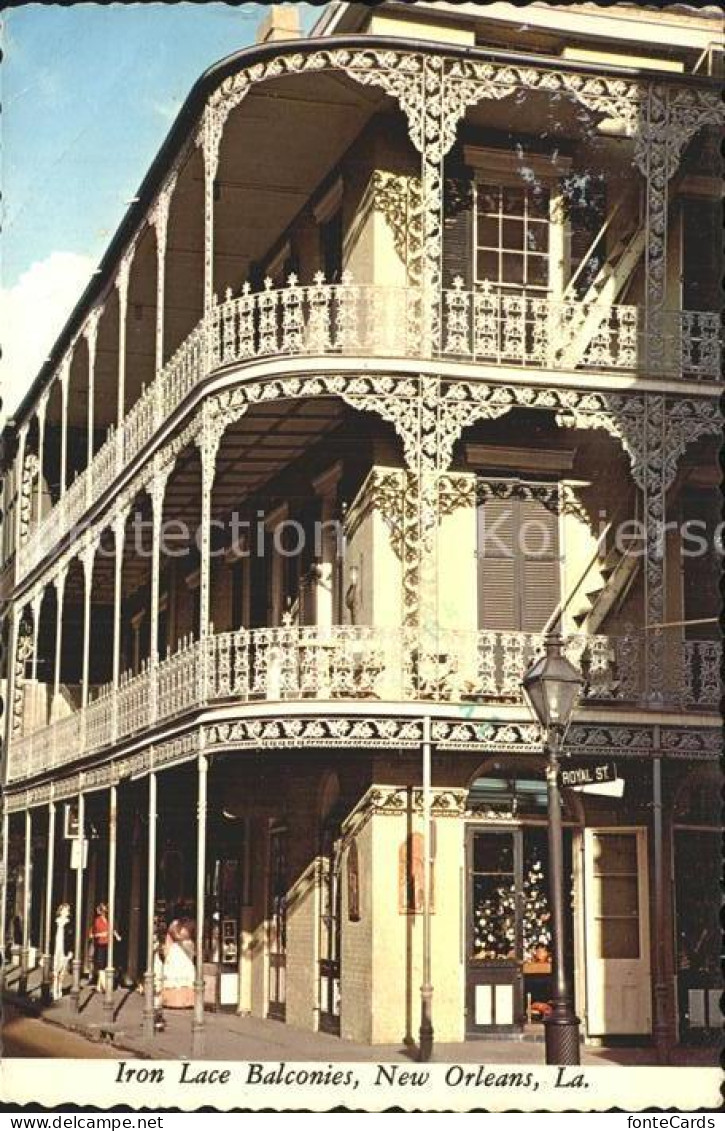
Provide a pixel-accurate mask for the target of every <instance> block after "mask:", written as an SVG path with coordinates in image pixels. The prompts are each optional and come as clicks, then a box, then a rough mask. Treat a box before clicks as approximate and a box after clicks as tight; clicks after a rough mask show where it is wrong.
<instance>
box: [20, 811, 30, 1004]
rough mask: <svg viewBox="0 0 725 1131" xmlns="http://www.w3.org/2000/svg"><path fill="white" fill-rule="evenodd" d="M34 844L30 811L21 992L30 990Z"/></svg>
mask: <svg viewBox="0 0 725 1131" xmlns="http://www.w3.org/2000/svg"><path fill="white" fill-rule="evenodd" d="M32 843H33V817H32V814H31V811H30V809H26V810H25V864H24V870H23V944H22V949H21V951H20V992H21V994H24V993H27V990H28V967H29V965H30V882H31V881H30V866H31V851H32Z"/></svg>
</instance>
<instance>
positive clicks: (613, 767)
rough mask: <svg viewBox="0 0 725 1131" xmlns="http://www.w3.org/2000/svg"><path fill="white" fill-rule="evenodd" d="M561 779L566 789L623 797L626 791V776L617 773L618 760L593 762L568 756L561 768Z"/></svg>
mask: <svg viewBox="0 0 725 1131" xmlns="http://www.w3.org/2000/svg"><path fill="white" fill-rule="evenodd" d="M559 781H560V783H561V785H562V787H563V788H564V789H575V790H578V791H579V792H580V793H598V794H603V795H605V796H609V797H621V796H622V794H623V793H624V778H620V777H619V776H618V774H617V763H616V762H592V761H584V760H577V759H574V758H567V759H566V763H565V764H564V765H562V766H560V768H559Z"/></svg>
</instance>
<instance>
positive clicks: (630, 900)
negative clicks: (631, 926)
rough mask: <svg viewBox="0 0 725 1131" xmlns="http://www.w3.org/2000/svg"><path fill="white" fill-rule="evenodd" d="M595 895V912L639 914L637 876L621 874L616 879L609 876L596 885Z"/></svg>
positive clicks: (602, 913) (625, 914)
mask: <svg viewBox="0 0 725 1131" xmlns="http://www.w3.org/2000/svg"><path fill="white" fill-rule="evenodd" d="M596 886H597V888H598V891H597V892H595V896H594V907H595V914H597V915H617V916H620V915H621V916H627V915H629V916H631V917H632V918H633V919H636V918H637V916H638V914H639V894H638V889H637V877H636V876H621V877H617V878H616V879H615V878H614V877H612V876H607V877H605V878H604V879H602V880H600V881H599V883H598V884H597V885H596Z"/></svg>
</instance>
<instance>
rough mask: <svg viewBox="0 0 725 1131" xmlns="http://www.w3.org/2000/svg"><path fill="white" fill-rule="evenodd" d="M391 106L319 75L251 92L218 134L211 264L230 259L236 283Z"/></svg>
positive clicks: (365, 90) (366, 90)
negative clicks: (217, 191) (236, 272)
mask: <svg viewBox="0 0 725 1131" xmlns="http://www.w3.org/2000/svg"><path fill="white" fill-rule="evenodd" d="M392 106H393V104H392V103H391V102H390V100H389V99H388V98H387V97H386V96H385V95H384V94H383V93H382V92H381V91H379V90H377V89H376V88H375V87H361V86H359V85H357V84H355V83H352V82H350V81H349V80H347V79H345V78H343V77H341V76H337V75H330V74H324V73H322V74H315V75H311V76H297V77H289V78H285V79H278V80H275V81H273V82H268V83H264V84H263V85H261V86H259V87H257V88H255V89H254V91H253V92H252V93H251V94H249V95H248V96H247V97H246V98H245V100H244V101H243V102H242V104H241V105H240V106H239V107H238V108H237V109H236V110H235V111H234V112H233V113H232V114H231V115H230V117H229V119H228V122H227V126H226V129H225V133H224V140H223V143H222V147H221V154H220V162H219V174H218V182H219V185H220V194H221V195H220V199H219V200H218V201H217V205H216V208H215V249H214V250H215V256H216V257H217V258H223V257H224V256H233V257H234V259H235V261H236V263H237V264H238V269H239V270H240V272H241V279H240V281H242V280H243V279H244V277H245V274H246V270H247V267H248V265H249V263H250V262H251V261H253V260H255V259H259V258H261V257H263V256H264V255H265V254H266V253H267V252H268V251H269V250H270V248H271V247H272V245H273V244H274V243H275V241H276V240H278V239H279V238H280V237H281V235H282V234H283V232H284V231H285V229H286V228H287V226H288V225H289V224H290V223H291V221H292V220H293V219H294V217H295V216H296V215H297V213H298V212H299V211H300V209H301V208H302V207H303V205H304V204H305V203H306V201H307V200H308V198H309V197H310V195H311V194H312V193H313V192H314V191H315V189H316V188H318V186H319V185H320V184H321V183H322V182H323V181H324V178H325V177H326V176H327V174H328V173H330V172H331V170H333V169H334V167H335V165H336V164H337V163H338V162H339V160H340V158H341V157H342V156H343V154H344V153H345V151H346V149H347V148H348V146H350V145H351V144H352V142H353V141H354V139H355V137H356V136H357V135H358V133H359V132H360V131H361V130H362V129H363V127H364V126H365V124H366V123H367V121H368V120H369V119H370V117H371V116H372V114H374V113H376V112H378V111H379V110H381V109H383V108H385V107H392ZM224 274H226V271H224Z"/></svg>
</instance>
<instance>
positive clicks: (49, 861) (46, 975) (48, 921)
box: [41, 785, 63, 1002]
mask: <svg viewBox="0 0 725 1131" xmlns="http://www.w3.org/2000/svg"><path fill="white" fill-rule="evenodd" d="M50 788H51V797H50V801H49V802H48V850H47V853H46V868H45V926H44V929H43V983H42V991H41V992H42V997H43V1001H44V1002H48V1001H50V997H51V992H50V988H51V984H52V981H53V975H54V973H55V971H54V970H53V933H52V932H53V869H54V865H55V802H54V800H53V794H52V790H53V786H52V785H51V787H50ZM60 989H61V993H62V992H63V987H62V984H61V987H60Z"/></svg>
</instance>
